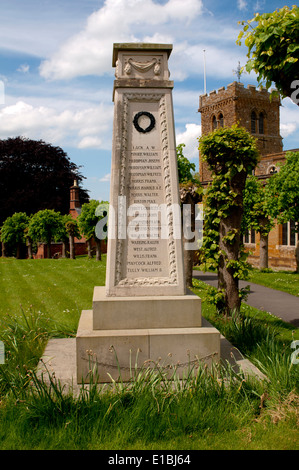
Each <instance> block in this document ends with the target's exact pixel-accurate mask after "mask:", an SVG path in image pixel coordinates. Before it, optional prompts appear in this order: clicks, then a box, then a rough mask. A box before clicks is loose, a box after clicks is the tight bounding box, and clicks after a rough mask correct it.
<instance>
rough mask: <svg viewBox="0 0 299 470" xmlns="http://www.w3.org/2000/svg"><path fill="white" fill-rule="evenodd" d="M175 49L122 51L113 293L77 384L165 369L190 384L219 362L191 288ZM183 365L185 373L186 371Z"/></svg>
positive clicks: (85, 330) (82, 349)
mask: <svg viewBox="0 0 299 470" xmlns="http://www.w3.org/2000/svg"><path fill="white" fill-rule="evenodd" d="M171 49H172V46H170V45H155V44H142V45H136V44H134V45H132V44H116V45H115V46H114V53H113V64H114V66H116V80H115V83H114V94H113V97H114V110H115V113H114V127H113V144H112V166H111V186H110V206H109V220H108V252H107V268H106V286H105V287H95V289H94V297H93V309H92V310H87V311H83V312H82V315H81V318H80V323H79V326H78V331H77V336H76V348H77V381H78V383H80V382H81V381H82V379H83V381H87V382H88V381H89V373H90V370H95V371H96V372H97V374H98V378H97V380H98V381H99V382H106V381H107V380H108V381H109V376H110V377H112V378H113V379H114V380H117V379H118V378H119V376H121V379H122V380H124V381H126V380H130V379H131V377H132V369H131V368H130V365H133V366H134V365H135V364H136V366H137V369H138V370H139V368H142V367H145V366H153V364H154V363H156V362H157V361H159V363H160V364H162V365H163V367H164V366H165V367H166V368H167V371H169V373H170V374H171V373H172V371H173V367H178V374H179V375H180V376H182V375H183V374H184V373H186V370H188V368H189V367H190V366H192V365H193V364H194V361H195V362H196V361H197V362H198V361H203V362H204V363H206V364H210V363H211V362H212V361H218V360H219V359H220V333H219V331H217V330H216V329H215V328H213V327H209V328H206V327H202V323H201V321H202V319H201V300H200V299H199V298H198V297H197V296H196V295H194V294H193V293H191V292H190V291H186V288H185V274H184V263H183V247H182V236H181V208H180V198H179V182H178V170H177V155H176V142H175V132H174V120H173V105H172V87H173V83H172V82H170V81H169V71H168V61H167V59H168V57H169V54H170V52H171ZM178 363H179V366H178Z"/></svg>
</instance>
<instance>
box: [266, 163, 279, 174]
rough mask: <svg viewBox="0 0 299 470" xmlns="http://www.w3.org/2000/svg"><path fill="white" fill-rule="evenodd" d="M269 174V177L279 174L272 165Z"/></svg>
mask: <svg viewBox="0 0 299 470" xmlns="http://www.w3.org/2000/svg"><path fill="white" fill-rule="evenodd" d="M268 173H269V175H274V174H275V173H277V168H276V166H275V165H271V166H270V168H269V169H268Z"/></svg>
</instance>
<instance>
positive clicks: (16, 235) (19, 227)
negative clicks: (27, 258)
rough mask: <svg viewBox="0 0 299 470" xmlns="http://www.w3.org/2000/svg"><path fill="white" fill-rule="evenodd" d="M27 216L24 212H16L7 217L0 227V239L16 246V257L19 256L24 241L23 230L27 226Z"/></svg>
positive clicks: (12, 246)
mask: <svg viewBox="0 0 299 470" xmlns="http://www.w3.org/2000/svg"><path fill="white" fill-rule="evenodd" d="M28 224H29V217H28V216H27V214H25V213H24V212H16V213H15V214H13V215H12V216H11V217H8V218H7V219H6V220H5V221H4V223H3V225H2V228H1V241H2V242H3V243H5V244H6V245H9V246H10V247H11V248H12V249H15V248H16V258H17V259H19V258H20V257H21V248H22V245H24V244H25V243H26V238H25V231H26V229H27V228H28Z"/></svg>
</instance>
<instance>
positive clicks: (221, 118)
mask: <svg viewBox="0 0 299 470" xmlns="http://www.w3.org/2000/svg"><path fill="white" fill-rule="evenodd" d="M218 121H219V127H223V122H224V121H223V114H222V113H220V114H219V116H218Z"/></svg>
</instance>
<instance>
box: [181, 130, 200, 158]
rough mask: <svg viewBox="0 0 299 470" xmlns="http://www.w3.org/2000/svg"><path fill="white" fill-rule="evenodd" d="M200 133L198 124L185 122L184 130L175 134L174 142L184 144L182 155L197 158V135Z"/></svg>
mask: <svg viewBox="0 0 299 470" xmlns="http://www.w3.org/2000/svg"><path fill="white" fill-rule="evenodd" d="M200 135H201V126H200V125H198V124H193V123H190V124H186V130H185V131H184V132H182V133H180V134H178V135H177V136H176V144H177V145H179V144H185V148H184V152H183V153H184V155H185V157H186V158H188V160H195V159H197V158H198V140H197V139H198V137H200Z"/></svg>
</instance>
